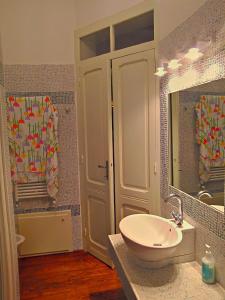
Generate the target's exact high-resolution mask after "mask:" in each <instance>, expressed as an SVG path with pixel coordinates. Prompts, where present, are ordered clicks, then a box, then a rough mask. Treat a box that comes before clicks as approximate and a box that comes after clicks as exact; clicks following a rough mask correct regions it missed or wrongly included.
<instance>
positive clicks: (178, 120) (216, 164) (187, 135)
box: [170, 79, 225, 212]
mask: <svg viewBox="0 0 225 300" xmlns="http://www.w3.org/2000/svg"><path fill="white" fill-rule="evenodd" d="M170 115H171V120H170V134H171V138H170V141H171V143H170V151H171V180H170V181H171V184H172V185H173V186H174V187H176V188H178V189H180V190H182V191H184V192H185V193H188V194H190V195H191V196H194V197H196V198H198V199H199V200H201V201H203V202H204V203H206V204H208V205H210V206H212V207H213V208H215V209H217V210H219V211H221V212H224V174H225V79H220V80H217V81H213V82H210V83H207V84H204V85H199V86H196V87H193V88H190V89H186V90H182V91H179V92H175V93H172V94H171V95H170Z"/></svg>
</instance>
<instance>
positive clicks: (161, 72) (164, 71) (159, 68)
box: [154, 67, 167, 77]
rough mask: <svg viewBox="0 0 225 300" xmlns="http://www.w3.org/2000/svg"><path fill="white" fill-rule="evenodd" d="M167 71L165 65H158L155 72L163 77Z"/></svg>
mask: <svg viewBox="0 0 225 300" xmlns="http://www.w3.org/2000/svg"><path fill="white" fill-rule="evenodd" d="M166 73H167V71H166V70H165V69H164V67H158V68H157V72H155V73H154V74H155V75H156V76H159V77H162V76H164V75H165V74H166Z"/></svg>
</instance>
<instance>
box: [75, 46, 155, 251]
mask: <svg viewBox="0 0 225 300" xmlns="http://www.w3.org/2000/svg"><path fill="white" fill-rule="evenodd" d="M146 50H155V51H156V43H155V42H150V43H149V44H148V45H146V44H143V45H138V46H134V47H129V48H126V49H124V50H119V51H118V52H114V53H109V54H104V55H101V56H98V57H94V58H91V59H87V60H84V61H81V62H79V63H77V65H76V69H75V72H76V73H75V78H76V80H75V90H76V95H77V120H78V122H77V125H78V155H79V172H80V201H81V222H82V238H83V248H84V250H85V251H86V250H87V245H86V241H85V239H86V238H85V236H86V230H85V216H84V214H85V212H84V214H82V211H83V210H84V207H85V203H84V201H85V191H84V187H85V185H84V176H85V174H84V168H83V162H82V161H83V158H82V157H81V156H82V153H83V150H84V143H83V132H84V126H83V103H82V100H81V78H80V68H81V66H83V65H89V64H91V63H94V62H98V61H101V60H105V61H108V62H109V63H111V62H112V60H113V59H115V58H120V57H124V56H127V55H131V54H135V53H140V52H144V51H146ZM108 76H109V75H108ZM110 76H111V74H110ZM155 85H156V101H155V102H156V107H155V113H156V125H155V126H156V128H155V130H156V145H155V149H156V150H155V154H154V155H153V157H152V158H153V160H154V162H155V166H154V186H155V189H154V191H153V199H154V201H152V203H151V209H152V213H153V214H156V215H161V207H160V156H159V153H160V141H159V132H160V119H159V112H160V104H159V95H158V93H157V87H158V86H159V81H158V79H157V78H156V82H155ZM108 97H109V99H111V98H112V95H111V89H110V91H109V94H108ZM112 100H113V99H111V101H112ZM108 118H109V120H112V112H111V110H110V111H108ZM111 197H112V198H114V191H113V190H112V189H111ZM112 198H111V200H110V203H113V202H114V200H112ZM114 230H115V229H114ZM112 232H113V231H112Z"/></svg>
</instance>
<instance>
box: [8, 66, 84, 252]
mask: <svg viewBox="0 0 225 300" xmlns="http://www.w3.org/2000/svg"><path fill="white" fill-rule="evenodd" d="M4 79H5V88H6V96H8V95H15V96H35V95H46V94H48V95H50V96H51V98H52V101H53V102H54V104H55V105H56V107H57V109H58V112H59V123H58V137H59V146H60V147H59V148H60V150H59V155H58V159H59V192H58V194H57V199H56V200H57V204H56V207H53V206H52V204H51V202H49V201H46V200H35V201H30V200H29V201H24V202H21V204H20V206H19V208H16V209H15V212H16V214H17V213H30V212H41V211H59V210H64V209H71V214H72V217H73V231H74V234H73V237H74V248H75V249H79V248H80V247H81V245H82V241H81V222H80V195H79V168H78V166H79V163H78V141H77V126H76V124H77V122H76V120H77V117H76V102H75V93H74V66H73V65H5V66H4ZM75 224H76V226H75Z"/></svg>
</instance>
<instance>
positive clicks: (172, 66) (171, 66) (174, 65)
mask: <svg viewBox="0 0 225 300" xmlns="http://www.w3.org/2000/svg"><path fill="white" fill-rule="evenodd" d="M180 66H182V64H181V63H180V60H179V59H172V60H171V61H170V62H169V63H168V68H169V69H171V70H176V69H178V68H179V67H180Z"/></svg>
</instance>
